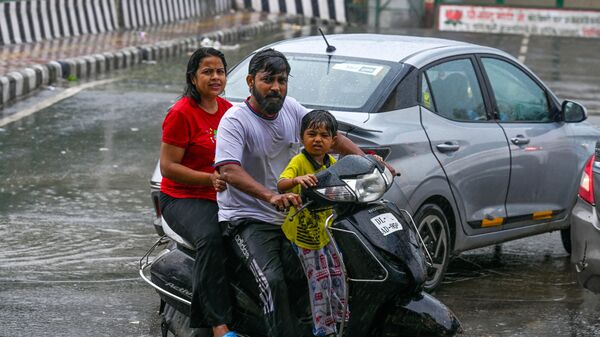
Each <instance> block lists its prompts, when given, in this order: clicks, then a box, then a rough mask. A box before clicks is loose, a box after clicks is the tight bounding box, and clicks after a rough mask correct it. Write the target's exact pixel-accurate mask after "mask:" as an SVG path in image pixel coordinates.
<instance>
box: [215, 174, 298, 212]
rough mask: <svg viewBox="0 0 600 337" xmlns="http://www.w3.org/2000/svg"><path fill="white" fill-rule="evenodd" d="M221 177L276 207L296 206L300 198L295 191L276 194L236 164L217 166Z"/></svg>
mask: <svg viewBox="0 0 600 337" xmlns="http://www.w3.org/2000/svg"><path fill="white" fill-rule="evenodd" d="M219 172H220V174H221V179H222V180H225V182H227V184H229V185H231V186H233V187H235V188H237V189H238V190H240V191H242V192H244V193H246V194H248V195H250V196H252V197H254V198H257V199H260V200H263V201H265V202H268V203H270V204H271V205H273V206H275V207H276V208H277V209H287V208H289V207H290V206H294V207H298V206H300V205H301V204H302V199H301V198H300V196H299V195H297V194H295V193H284V194H277V193H274V192H273V191H271V190H269V189H268V188H266V187H265V186H264V185H263V184H261V183H259V182H258V181H256V180H255V179H254V178H252V176H251V175H250V174H248V172H246V170H244V168H242V167H241V166H240V165H237V164H225V165H223V166H220V167H219Z"/></svg>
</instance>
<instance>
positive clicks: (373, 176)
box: [343, 168, 391, 202]
mask: <svg viewBox="0 0 600 337" xmlns="http://www.w3.org/2000/svg"><path fill="white" fill-rule="evenodd" d="M390 176H391V174H390ZM388 179H389V178H388ZM343 181H344V182H345V183H346V184H347V185H348V187H349V188H350V189H351V190H353V191H354V194H355V195H356V199H357V200H358V202H371V201H375V200H378V199H380V198H381V197H383V194H384V193H385V191H387V187H388V183H387V181H386V179H385V178H384V176H383V175H382V174H381V172H379V170H378V169H377V168H375V169H374V170H373V172H371V173H369V174H364V175H361V176H358V177H356V179H343ZM390 181H391V180H390Z"/></svg>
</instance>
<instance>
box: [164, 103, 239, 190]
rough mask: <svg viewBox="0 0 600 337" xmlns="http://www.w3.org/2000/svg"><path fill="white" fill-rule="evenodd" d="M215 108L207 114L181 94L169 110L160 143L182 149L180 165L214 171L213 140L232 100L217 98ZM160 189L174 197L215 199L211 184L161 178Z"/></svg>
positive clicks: (214, 147)
mask: <svg viewBox="0 0 600 337" xmlns="http://www.w3.org/2000/svg"><path fill="white" fill-rule="evenodd" d="M217 105H218V109H217V112H216V113H215V114H212V115H211V114H209V113H207V112H206V111H204V110H203V109H201V108H200V107H199V106H198V104H196V102H195V101H194V100H193V99H191V98H189V97H182V98H181V99H180V100H178V101H177V102H176V103H175V105H173V107H172V108H171V109H170V110H169V112H168V113H167V116H166V117H165V120H164V122H163V126H162V130H163V132H162V141H163V143H166V144H170V145H174V146H177V147H181V148H183V149H185V153H184V155H183V158H182V159H181V165H183V166H186V167H189V168H191V169H193V170H196V171H202V172H208V173H213V172H214V171H215V169H214V167H213V164H214V161H215V149H216V146H215V141H216V138H217V128H218V126H219V122H220V121H221V117H223V114H224V113H225V111H227V109H229V108H230V107H231V103H229V102H228V101H227V100H225V99H223V98H221V97H217ZM160 190H161V192H163V193H166V194H168V195H170V196H172V197H174V198H199V199H209V200H215V201H216V200H217V194H216V192H215V189H214V188H213V187H212V186H201V185H187V184H181V183H178V182H175V181H173V180H171V179H168V178H165V177H163V179H162V182H161V184H160Z"/></svg>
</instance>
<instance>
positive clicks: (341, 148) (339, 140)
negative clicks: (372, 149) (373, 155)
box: [331, 132, 365, 156]
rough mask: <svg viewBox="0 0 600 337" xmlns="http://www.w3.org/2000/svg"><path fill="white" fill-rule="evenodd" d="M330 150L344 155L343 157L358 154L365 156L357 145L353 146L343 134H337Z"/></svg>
mask: <svg viewBox="0 0 600 337" xmlns="http://www.w3.org/2000/svg"><path fill="white" fill-rule="evenodd" d="M331 149H332V150H333V152H335V153H339V154H344V155H346V154H358V155H361V156H364V155H365V153H364V152H363V150H361V149H360V147H358V145H356V144H354V142H353V141H351V140H350V139H349V138H348V137H346V136H344V135H343V134H341V133H339V132H338V134H337V137H336V138H335V142H334V144H333V145H332V146H331Z"/></svg>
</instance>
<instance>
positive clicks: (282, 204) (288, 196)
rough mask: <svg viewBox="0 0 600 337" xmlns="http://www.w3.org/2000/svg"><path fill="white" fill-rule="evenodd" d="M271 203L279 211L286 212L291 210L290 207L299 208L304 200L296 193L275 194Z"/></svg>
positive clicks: (270, 200)
mask: <svg viewBox="0 0 600 337" xmlns="http://www.w3.org/2000/svg"><path fill="white" fill-rule="evenodd" d="M269 203H270V204H271V205H273V206H275V208H277V210H279V211H284V210H287V209H288V208H290V206H294V207H296V208H298V207H299V206H301V205H302V198H300V196H299V195H298V194H296V193H283V194H275V195H273V196H272V197H271V198H270V199H269Z"/></svg>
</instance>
